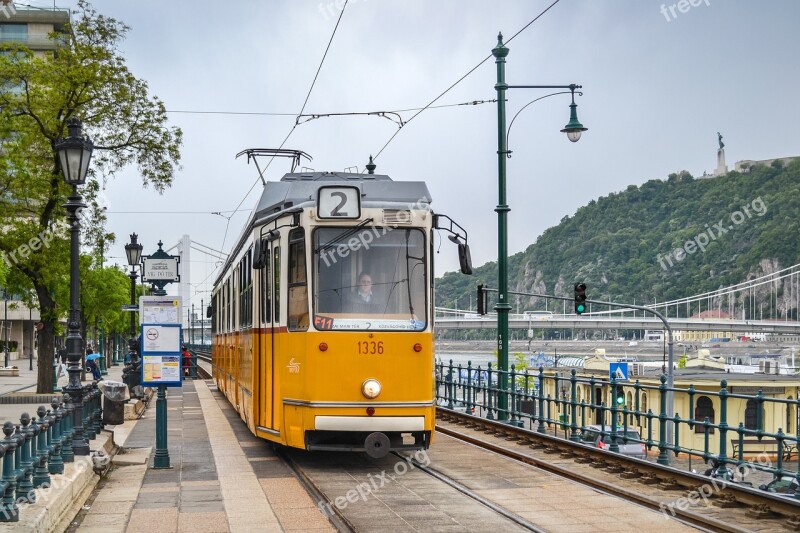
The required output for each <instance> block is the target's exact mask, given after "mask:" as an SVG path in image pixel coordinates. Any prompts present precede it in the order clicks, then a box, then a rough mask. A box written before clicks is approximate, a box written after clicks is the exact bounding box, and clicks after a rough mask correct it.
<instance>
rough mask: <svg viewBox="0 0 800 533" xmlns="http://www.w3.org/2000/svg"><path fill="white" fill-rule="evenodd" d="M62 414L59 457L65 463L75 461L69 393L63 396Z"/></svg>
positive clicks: (71, 408)
mask: <svg viewBox="0 0 800 533" xmlns="http://www.w3.org/2000/svg"><path fill="white" fill-rule="evenodd" d="M63 398H64V402H63V405H64V407H63V411H64V413H63V415H62V418H61V458H62V459H63V460H64V462H65V463H72V462H74V461H75V453H74V452H73V451H72V445H71V443H72V411H73V407H72V398H71V397H70V395H69V394H64V396H63Z"/></svg>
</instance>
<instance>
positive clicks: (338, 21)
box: [220, 0, 349, 250]
mask: <svg viewBox="0 0 800 533" xmlns="http://www.w3.org/2000/svg"><path fill="white" fill-rule="evenodd" d="M348 2H349V0H345V2H344V5H343V6H342V10H341V11H340V12H339V18H338V19H336V26H334V28H333V32H331V38H330V39H329V40H328V45H327V46H326V47H325V53H324V54H322V59H321V60H320V62H319V66H318V67H317V72H316V73H315V74H314V79H313V80H312V82H311V86H310V87H309V88H308V93H306V98H305V100H304V101H303V106H302V107H301V108H300V112H299V113H298V114H297V115H298V116H299V115H302V114H303V111H305V109H306V105H307V104H308V99H309V98H310V97H311V91H313V90H314V85H315V84H316V83H317V78H318V77H319V73H320V71H321V70H322V65H323V64H324V63H325V58H327V57H328V51H329V50H330V48H331V43H333V38H334V37H335V36H336V30H338V29H339V23H340V22H341V21H342V17H343V16H344V11H345V9H346V8H347V3H348ZM295 128H297V120H295V123H294V124H293V125H292V129H290V130H289V133H288V134H286V138H284V139H283V142H282V143H281V145H280V146H279V147H278V150H280V149H282V148H283V145H285V144H286V141H288V140H289V137H291V135H292V132H294V130H295ZM274 160H275V156H272V157H271V158H270V160H269V161H268V162H267V165H266V166H265V167H264V172H266V171H267V169H268V168H269V166H270V165H271V164H272V162H273V161H274ZM260 181H261V175H259V177H258V179H256V180H255V181H254V182H253V185H251V186H250V189H248V191H247V193H246V194H245V195H244V197H243V198H242V201H241V202H239V205H237V206H236V210H235V211H237V210H238V209H239V208H240V207H241V206H242V204H243V203H244V202H245V200H247V198H248V197H249V196H250V193H251V192H253V189H254V188H255V186H256V184H258V183H259V182H260ZM235 211H234V212H235ZM230 224H231V220H230V218H228V220H227V222H226V223H225V234H224V235H223V237H222V246H220V248H222V249H223V250H224V249H225V240H226V239H227V238H228V229H229V228H230Z"/></svg>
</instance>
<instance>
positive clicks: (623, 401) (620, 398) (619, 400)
mask: <svg viewBox="0 0 800 533" xmlns="http://www.w3.org/2000/svg"><path fill="white" fill-rule="evenodd" d="M617 403H618V404H619V405H622V404H623V403H625V398H623V397H622V396H617Z"/></svg>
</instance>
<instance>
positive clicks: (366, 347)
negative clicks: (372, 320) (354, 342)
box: [358, 341, 383, 355]
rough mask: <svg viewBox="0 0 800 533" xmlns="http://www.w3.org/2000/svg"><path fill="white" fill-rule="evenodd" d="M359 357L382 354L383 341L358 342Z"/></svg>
mask: <svg viewBox="0 0 800 533" xmlns="http://www.w3.org/2000/svg"><path fill="white" fill-rule="evenodd" d="M358 353H359V355H375V354H382V353H383V341H359V342H358Z"/></svg>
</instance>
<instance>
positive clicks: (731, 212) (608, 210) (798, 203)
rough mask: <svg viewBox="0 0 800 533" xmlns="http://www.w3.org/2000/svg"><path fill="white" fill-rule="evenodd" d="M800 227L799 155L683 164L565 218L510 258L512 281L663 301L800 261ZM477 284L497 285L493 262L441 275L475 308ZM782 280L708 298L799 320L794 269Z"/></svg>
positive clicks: (550, 289) (442, 295)
mask: <svg viewBox="0 0 800 533" xmlns="http://www.w3.org/2000/svg"><path fill="white" fill-rule="evenodd" d="M799 229H800V161H794V162H793V163H791V164H790V165H788V166H787V167H785V168H784V167H783V166H782V165H781V164H780V162H776V163H775V164H773V165H772V166H756V167H753V168H752V169H750V171H749V172H745V173H740V172H730V173H728V174H727V175H725V176H720V177H715V178H709V179H695V178H693V177H692V176H691V175H690V174H689V173H688V172H685V171H684V172H681V173H680V174H671V175H670V176H669V178H668V179H667V180H666V181H661V180H651V181H648V182H647V183H644V184H643V185H641V186H639V187H637V186H636V185H631V186H629V187H628V188H627V189H626V190H625V191H623V192H619V193H611V194H609V195H608V196H604V197H601V198H599V199H598V200H596V201H594V200H593V201H591V202H589V204H588V205H586V206H583V207H581V208H579V209H578V211H577V212H576V213H575V215H574V216H571V217H569V216H567V217H564V219H562V220H561V223H560V224H559V225H557V226H555V227H552V228H549V229H547V230H546V231H545V232H544V233H543V234H542V235H541V236H540V237H539V238H538V239H537V240H536V242H535V243H534V244H532V245H531V246H529V247H528V248H527V249H526V250H525V251H524V252H521V253H518V254H515V255H513V256H511V257H510V258H509V289H510V290H516V291H522V292H536V293H544V294H554V295H558V296H567V297H571V296H572V285H573V284H574V283H575V282H577V281H583V282H585V283H586V284H587V286H588V289H587V295H588V297H589V298H590V299H597V300H606V299H611V300H612V301H616V302H633V301H634V300H635V301H636V302H637V303H640V304H646V303H653V301H654V300H657V301H659V302H664V301H667V300H673V299H676V298H680V297H683V296H691V295H695V294H700V293H704V292H707V291H713V290H715V289H718V288H721V287H726V286H729V285H733V284H736V283H740V282H742V281H746V280H748V279H752V278H754V277H757V276H760V275H763V274H766V273H771V272H774V271H776V270H779V269H781V268H785V267H787V266H791V265H794V264H797V263H800V231H798V230H799ZM676 250H680V251H679V252H676ZM479 283H485V284H487V285H488V286H489V287H492V288H496V287H497V263H496V262H492V263H487V264H485V265H483V266H481V267H478V268H476V269H475V274H474V275H473V276H464V275H462V274H460V273H455V272H451V273H447V274H445V275H444V276H443V277H442V278H440V279H437V284H436V305H437V306H444V307H453V304H454V302H456V301H457V302H458V305H459V308H462V309H463V308H467V307H468V303H469V302H470V301H471V302H472V305H473V306H474V305H475V303H474V302H475V289H476V287H477V285H478V284H479ZM778 284H779V285H778V287H777V291H776V289H775V287H774V286H773V285H772V284H765V285H762V286H761V287H759V288H757V289H755V290H754V291H751V292H746V293H737V294H736V295H735V296H734V297H733V298H729V297H727V296H726V297H723V299H724V301H722V302H717V301H712V302H711V305H712V307H713V308H715V307H717V306H718V305H719V306H720V307H721V309H722V310H723V311H732V312H733V313H734V314H735V316H738V317H741V316H742V309H745V314H746V316H749V315H750V314H751V312H750V310H751V309H757V310H758V312H759V313H761V312H763V316H764V317H767V316H771V317H774V316H776V315H777V316H778V317H779V318H784V317H785V316H787V315H788V316H789V317H790V318H796V316H797V301H798V296H797V291H798V283H797V277H796V276H795V277H793V278H792V281H791V282H790V281H789V279H785V280H782V281H780V282H778ZM776 292H777V298H775V294H776ZM751 298H752V301H751ZM511 303H512V305H514V312H516V311H517V309H519V311H520V312H521V311H523V310H529V309H544V302H543V301H542V300H540V299H528V298H519V299H518V300H517V301H515V299H514V297H512V300H511ZM492 305H493V304H492V303H491V302H490V307H491V306H492ZM549 306H550V307H549V308H550V309H553V308H554V307H553V302H550V304H549ZM571 307H572V306H571V304H569V305H568V312H571ZM702 308H703V309H708V303H707V302H704V303H703V306H702ZM555 309H557V310H561V309H562V304H560V303H558V304H557V305H556V306H555ZM697 310H698V306H697V305H695V307H694V309H690V311H691V312H696V311H697ZM768 313H769V314H768ZM670 314H673V313H670ZM681 316H685V309H682V310H681Z"/></svg>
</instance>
